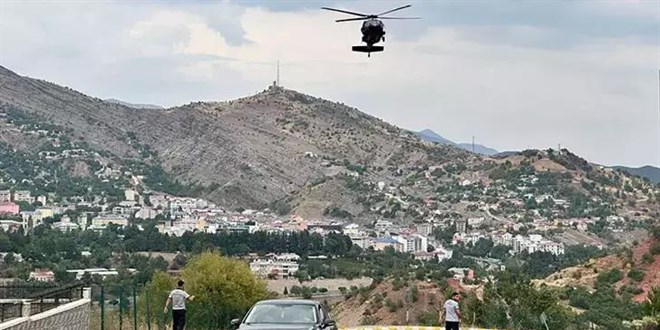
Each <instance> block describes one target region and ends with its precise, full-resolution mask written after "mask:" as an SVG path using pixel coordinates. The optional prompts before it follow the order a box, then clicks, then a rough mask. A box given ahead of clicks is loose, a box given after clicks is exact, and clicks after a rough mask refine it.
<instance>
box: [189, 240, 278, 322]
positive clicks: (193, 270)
mask: <svg viewBox="0 0 660 330" xmlns="http://www.w3.org/2000/svg"><path fill="white" fill-rule="evenodd" d="M182 277H183V279H184V280H185V282H186V290H187V291H188V292H189V293H190V294H192V295H195V297H196V299H195V301H194V302H192V303H191V304H190V308H189V311H190V321H189V324H190V327H191V328H197V327H199V328H202V327H215V328H224V327H226V326H228V325H229V321H230V320H231V319H232V318H235V317H240V316H242V315H243V314H244V313H245V312H246V311H247V310H248V309H249V308H250V307H251V306H252V305H253V304H254V303H256V302H257V301H259V300H261V299H265V298H266V297H267V296H268V290H267V289H266V284H265V283H264V282H263V281H260V280H258V279H256V278H255V277H254V275H253V274H252V272H251V271H250V268H249V267H248V265H247V264H246V263H244V262H242V261H240V260H236V259H230V258H226V257H223V256H221V255H220V254H218V253H214V252H204V253H202V254H199V255H197V256H195V257H193V258H192V259H191V260H190V261H189V262H188V265H186V267H185V268H184V269H183V272H182Z"/></svg>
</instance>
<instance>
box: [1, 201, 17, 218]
mask: <svg viewBox="0 0 660 330" xmlns="http://www.w3.org/2000/svg"><path fill="white" fill-rule="evenodd" d="M19 213H20V207H19V206H18V204H16V203H12V202H2V203H0V214H11V215H17V214H19Z"/></svg>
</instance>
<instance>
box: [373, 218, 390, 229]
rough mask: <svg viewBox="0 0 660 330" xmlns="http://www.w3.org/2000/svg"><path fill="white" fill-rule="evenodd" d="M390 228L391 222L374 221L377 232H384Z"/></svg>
mask: <svg viewBox="0 0 660 330" xmlns="http://www.w3.org/2000/svg"><path fill="white" fill-rule="evenodd" d="M391 227H392V222H391V221H386V220H378V221H376V225H375V228H376V230H378V231H385V230H387V229H389V228H391Z"/></svg>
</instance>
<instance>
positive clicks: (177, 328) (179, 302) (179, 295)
mask: <svg viewBox="0 0 660 330" xmlns="http://www.w3.org/2000/svg"><path fill="white" fill-rule="evenodd" d="M183 285H184V282H183V280H179V282H178V283H177V288H176V289H174V290H172V292H170V295H169V296H168V297H167V301H166V302H165V308H164V309H163V313H166V314H167V310H168V307H169V306H170V304H171V305H172V325H173V328H174V330H185V329H186V300H190V301H193V300H194V299H195V296H191V295H189V294H188V292H186V291H185V290H184V288H183Z"/></svg>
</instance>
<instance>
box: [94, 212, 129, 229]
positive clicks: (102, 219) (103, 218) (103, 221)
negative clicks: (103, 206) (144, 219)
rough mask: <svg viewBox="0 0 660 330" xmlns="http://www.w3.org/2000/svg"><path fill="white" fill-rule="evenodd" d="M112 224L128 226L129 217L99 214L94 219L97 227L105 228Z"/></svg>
mask: <svg viewBox="0 0 660 330" xmlns="http://www.w3.org/2000/svg"><path fill="white" fill-rule="evenodd" d="M110 224H115V225H118V226H128V219H126V218H125V217H122V216H118V215H99V216H97V217H95V218H93V219H92V226H93V227H95V228H105V227H107V226H108V225H110Z"/></svg>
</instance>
